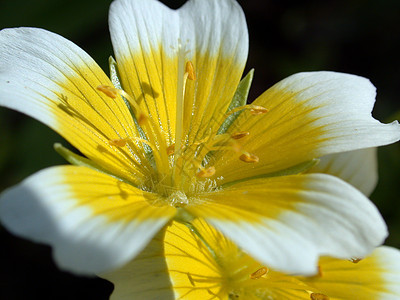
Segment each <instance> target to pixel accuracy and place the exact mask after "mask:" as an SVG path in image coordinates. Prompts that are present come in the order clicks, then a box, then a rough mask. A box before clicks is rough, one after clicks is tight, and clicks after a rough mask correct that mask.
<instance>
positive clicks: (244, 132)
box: [231, 131, 250, 140]
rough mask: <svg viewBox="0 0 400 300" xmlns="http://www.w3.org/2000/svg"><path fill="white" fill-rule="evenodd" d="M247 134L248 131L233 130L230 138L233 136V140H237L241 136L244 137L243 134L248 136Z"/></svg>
mask: <svg viewBox="0 0 400 300" xmlns="http://www.w3.org/2000/svg"><path fill="white" fill-rule="evenodd" d="M249 134H250V132H248V131H240V132H235V133H232V135H231V138H233V139H234V140H239V139H241V138H244V137H245V136H248V135H249Z"/></svg>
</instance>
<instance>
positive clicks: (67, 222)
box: [0, 166, 174, 274]
mask: <svg viewBox="0 0 400 300" xmlns="http://www.w3.org/2000/svg"><path fill="white" fill-rule="evenodd" d="M85 179H86V180H85ZM141 195H142V196H141ZM143 197H144V194H143V193H142V192H141V191H137V190H136V189H135V188H134V187H132V186H129V185H126V184H124V183H122V182H120V181H118V180H116V179H115V178H112V177H110V176H108V175H106V174H102V173H99V172H97V171H94V170H91V169H88V168H84V167H76V166H61V167H53V168H49V169H45V170H43V171H40V172H38V173H36V174H34V175H32V176H31V177H28V178H27V179H26V180H24V181H23V182H22V183H21V184H19V185H17V186H16V187H13V188H10V189H8V190H6V191H5V192H4V193H3V194H2V195H1V197H0V221H1V222H2V224H3V225H4V226H5V227H6V228H7V229H8V230H10V231H11V232H12V233H14V234H16V235H18V236H21V237H24V238H28V239H31V240H33V241H36V242H40V243H46V244H50V245H51V246H53V249H54V257H55V260H56V262H57V264H58V265H59V266H60V267H61V268H63V269H65V270H69V271H73V272H75V273H84V274H96V273H99V272H104V271H107V270H110V269H113V268H116V267H119V266H121V265H123V264H125V263H126V262H127V261H129V260H130V259H132V258H133V257H134V256H135V255H136V254H137V253H139V252H140V251H141V250H142V249H143V248H144V247H145V246H146V244H147V243H148V242H149V240H150V239H151V238H152V237H153V236H154V235H155V234H156V233H157V231H158V230H159V229H160V228H161V227H162V226H164V224H165V223H166V222H168V220H169V219H170V218H171V217H172V215H173V213H174V212H173V211H170V209H169V208H168V207H165V208H164V209H163V208H161V207H160V208H159V207H157V208H154V207H151V206H150V204H148V203H147V201H146V200H145V198H143ZM107 201H109V202H107ZM99 205H100V207H99ZM127 218H128V219H127Z"/></svg>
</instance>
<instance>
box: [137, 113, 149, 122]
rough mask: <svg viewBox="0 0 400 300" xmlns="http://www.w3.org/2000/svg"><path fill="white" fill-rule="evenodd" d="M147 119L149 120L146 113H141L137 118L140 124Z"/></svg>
mask: <svg viewBox="0 0 400 300" xmlns="http://www.w3.org/2000/svg"><path fill="white" fill-rule="evenodd" d="M146 120H147V117H146V115H144V114H142V113H141V114H140V115H139V117H138V118H137V122H138V124H139V125H143V124H144V122H146Z"/></svg>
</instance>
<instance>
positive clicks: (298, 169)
mask: <svg viewBox="0 0 400 300" xmlns="http://www.w3.org/2000/svg"><path fill="white" fill-rule="evenodd" d="M319 161H320V160H319V159H318V158H314V159H312V160H308V161H305V162H302V163H300V164H297V165H295V166H292V167H289V168H287V169H284V170H279V171H276V172H272V173H267V174H261V175H257V176H253V177H248V178H244V179H240V180H236V181H232V182H228V183H225V184H223V185H222V188H227V187H230V186H232V185H234V184H237V183H240V182H244V181H248V180H253V179H260V178H270V177H279V176H289V175H297V174H301V173H304V172H306V171H308V170H310V169H311V168H312V167H314V166H315V165H316V164H318V163H319Z"/></svg>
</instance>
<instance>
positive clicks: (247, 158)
mask: <svg viewBox="0 0 400 300" xmlns="http://www.w3.org/2000/svg"><path fill="white" fill-rule="evenodd" d="M239 159H240V160H241V161H244V162H246V163H258V161H259V160H260V159H259V158H258V156H255V155H253V154H250V153H243V154H242V155H240V157H239Z"/></svg>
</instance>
